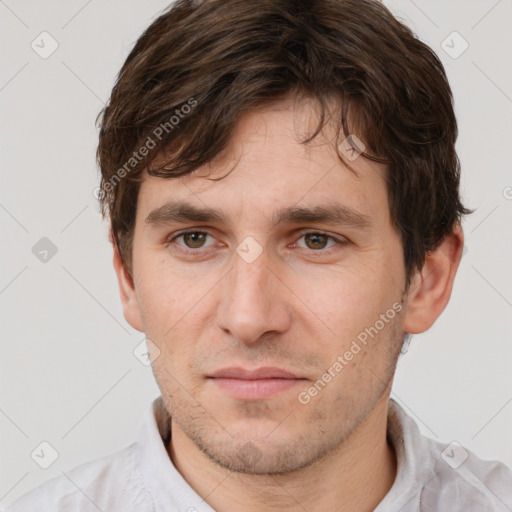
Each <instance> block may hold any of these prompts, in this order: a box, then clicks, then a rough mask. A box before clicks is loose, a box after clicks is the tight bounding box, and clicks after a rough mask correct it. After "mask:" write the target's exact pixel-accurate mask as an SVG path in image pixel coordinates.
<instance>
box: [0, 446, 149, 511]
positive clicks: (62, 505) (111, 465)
mask: <svg viewBox="0 0 512 512" xmlns="http://www.w3.org/2000/svg"><path fill="white" fill-rule="evenodd" d="M136 457H137V444H136V443H133V444H131V445H130V446H127V447H126V448H124V449H122V450H120V451H118V452H115V453H113V454H110V455H107V456H105V457H101V458H99V459H95V460H92V461H89V462H86V463H84V464H81V465H79V466H77V467H75V468H74V469H72V470H70V471H63V472H62V474H61V475H59V476H57V477H54V478H52V479H51V480H48V481H47V482H45V483H43V484H42V485H40V486H39V487H37V488H35V489H33V490H31V491H29V492H28V493H26V494H24V495H23V496H22V497H21V498H19V499H18V500H17V501H15V502H14V503H13V504H12V505H11V506H10V507H9V508H8V509H7V511H6V512H35V511H38V510H44V511H45V512H57V511H63V510H73V511H74V512H93V511H94V512H98V510H125V511H129V510H138V511H141V512H145V511H146V510H152V507H151V506H150V505H151V498H150V496H149V494H148V492H147V491H146V489H145V487H144V484H143V480H142V476H141V475H140V473H139V471H138V469H137V461H136Z"/></svg>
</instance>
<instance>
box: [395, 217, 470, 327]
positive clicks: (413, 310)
mask: <svg viewBox="0 0 512 512" xmlns="http://www.w3.org/2000/svg"><path fill="white" fill-rule="evenodd" d="M463 246H464V234H463V232H462V228H461V227H460V225H459V224H457V225H456V226H455V227H454V229H453V231H452V233H450V234H449V235H447V236H446V237H445V238H444V239H443V241H442V242H441V244H440V245H439V246H438V247H437V249H435V250H434V251H429V252H427V255H426V258H425V263H424V265H423V268H422V269H421V271H418V272H417V273H416V274H415V276H414V278H413V280H412V282H411V286H410V288H409V292H408V296H407V308H406V313H405V317H404V325H403V330H404V332H407V333H410V334H419V333H422V332H425V331H426V330H427V329H429V328H430V327H431V326H432V324H433V323H434V322H435V321H436V320H437V318H438V317H439V316H440V315H441V313H442V312H443V310H444V309H445V307H446V305H447V304H448V301H449V300H450V296H451V293H452V288H453V282H454V280H455V275H456V273H457V269H458V267H459V263H460V260H461V257H462V249H463Z"/></svg>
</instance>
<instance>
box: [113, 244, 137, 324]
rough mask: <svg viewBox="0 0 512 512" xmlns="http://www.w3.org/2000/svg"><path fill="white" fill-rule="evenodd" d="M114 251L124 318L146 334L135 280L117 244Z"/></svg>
mask: <svg viewBox="0 0 512 512" xmlns="http://www.w3.org/2000/svg"><path fill="white" fill-rule="evenodd" d="M113 249H114V258H113V263H114V269H115V271H116V275H117V281H118V283H119V293H120V296H121V304H122V306H123V314H124V317H125V319H126V321H127V322H128V323H129V324H130V325H131V326H132V327H133V328H134V329H136V330H137V331H140V332H144V327H143V322H142V316H141V314H140V307H139V301H138V299H137V294H136V293H135V284H134V281H133V278H132V276H130V274H129V273H128V271H127V270H126V267H125V264H124V262H123V260H122V258H121V255H120V254H119V250H118V248H117V246H116V245H115V244H113Z"/></svg>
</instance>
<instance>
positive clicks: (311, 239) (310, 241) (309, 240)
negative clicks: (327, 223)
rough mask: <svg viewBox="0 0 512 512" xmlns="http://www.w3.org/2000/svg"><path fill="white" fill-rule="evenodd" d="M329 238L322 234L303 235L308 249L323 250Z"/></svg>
mask: <svg viewBox="0 0 512 512" xmlns="http://www.w3.org/2000/svg"><path fill="white" fill-rule="evenodd" d="M329 238H331V237H330V236H328V235H324V234H322V233H308V234H306V235H304V240H305V242H306V245H307V247H308V249H325V247H326V245H327V242H328V240H329Z"/></svg>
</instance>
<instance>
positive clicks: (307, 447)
mask: <svg viewBox="0 0 512 512" xmlns="http://www.w3.org/2000/svg"><path fill="white" fill-rule="evenodd" d="M316 121H317V118H316V114H315V109H314V105H313V104H312V103H311V102H309V101H308V100H300V101H295V102H294V101H292V100H291V98H287V99H282V100H279V101H277V102H275V103H274V104H272V105H267V106H266V107H264V108H261V109H259V110H254V111H251V112H250V113H248V114H245V115H244V116H243V117H242V118H241V120H240V122H239V123H238V125H237V128H236V130H235V132H234V134H233V137H232V139H231V141H230V144H229V146H228V148H227V149H226V151H225V152H224V153H223V154H222V155H220V156H219V157H218V158H216V159H215V160H214V161H212V162H210V164H209V165H207V166H204V167H203V168H201V169H198V170H197V171H195V172H194V173H192V174H190V175H187V176H185V177H182V178H179V179H163V178H155V177H151V176H149V175H147V174H146V175H145V179H144V182H143V183H142V185H141V189H140V192H139V197H138V206H137V216H136V225H135V234H134V242H133V279H132V278H131V277H130V275H129V274H128V273H127V271H126V268H125V267H124V265H123V262H122V259H121V257H120V255H119V253H118V252H117V251H116V250H114V266H115V269H116V273H117V276H118V279H119V285H120V291H121V299H122V303H123V309H124V315H125V318H126V319H127V321H128V322H129V323H130V325H131V326H132V327H134V328H135V329H138V330H139V331H141V332H145V333H146V336H147V337H148V338H149V339H150V340H151V341H152V342H153V343H154V345H155V347H158V350H159V351H160V352H159V354H157V351H154V355H155V356H156V355H158V357H156V358H155V359H154V361H153V365H152V366H153V371H154V374H155V378H156V380H157V383H158V385H159V388H160V390H161V392H162V397H163V399H164V402H165V404H166V406H167V408H168V410H169V412H170V414H171V417H172V440H171V442H170V444H169V446H168V447H167V449H168V453H169V455H170V457H171V459H172V461H173V463H174V464H175V466H176V467H177V468H178V470H179V471H180V473H181V474H182V475H183V476H184V478H185V479H186V480H187V481H188V482H189V484H190V485H191V486H192V487H193V488H194V489H195V490H196V492H198V494H199V495H201V496H202V497H204V499H205V501H207V502H208V503H209V504H210V506H212V507H213V508H214V509H215V510H217V511H219V512H231V511H239V510H242V509H243V510H244V511H247V512H252V511H260V512H261V511H266V510H284V511H299V510H300V511H303V510H307V511H315V510H322V511H324V512H325V511H327V512H328V511H335V510H336V511H340V510H350V511H353V510H357V511H366V510H368V511H370V510H373V509H374V508H375V507H376V506H377V505H378V503H379V502H380V501H381V500H382V499H383V497H384V496H385V495H386V493H387V492H388V491H389V489H390V488H391V486H392V484H393V481H394V478H395V476H396V459H395V455H394V451H393V449H392V447H391V446H389V445H388V443H387V441H386V418H387V413H388V397H389V393H390V387H391V384H392V379H393V374H394V371H395V367H396V362H397V358H398V356H399V353H400V348H401V345H402V339H403V334H404V333H406V332H407V333H411V334H415V333H420V332H423V331H425V330H427V329H428V328H429V327H430V326H431V325H432V324H433V323H434V321H435V320H436V318H437V317H438V316H439V315H440V314H441V312H442V311H443V309H444V308H445V306H446V304H447V302H448V300H449V297H450V293H451V289H452V285H453V280H454V277H455V273H456V270H457V267H458V264H459V261H460V258H461V252H462V246H463V235H462V231H461V229H460V227H459V226H455V227H454V230H453V233H452V234H451V235H450V236H448V237H446V238H445V240H444V242H443V243H442V244H441V246H440V247H439V248H438V249H437V250H436V251H433V252H429V253H427V258H426V262H425V265H424V267H423V268H422V269H421V271H418V272H416V274H415V275H414V277H413V279H412V282H411V285H410V287H409V288H408V289H406V283H405V267H404V260H403V248H402V243H401V240H400V237H399V235H398V233H397V232H396V231H395V229H394V228H393V226H392V224H391V219H390V214H389V204H388V198H387V193H386V188H385V183H384V173H385V171H386V169H385V168H384V167H383V166H382V165H381V164H376V163H374V162H371V161H369V160H367V159H365V158H362V157H359V158H357V159H356V160H355V161H353V162H351V166H352V167H353V169H354V170H355V171H356V172H357V174H358V176H356V175H355V174H353V173H352V172H350V171H349V170H348V169H347V168H346V167H345V166H344V165H343V163H342V162H340V160H339V159H338V157H337V154H336V147H337V144H336V137H335V131H334V127H333V126H331V125H327V126H326V127H325V129H324V130H323V131H322V133H321V134H320V135H319V136H318V137H317V138H315V139H314V140H313V141H312V142H310V143H308V144H307V145H303V144H300V140H303V138H304V135H305V133H306V131H307V130H308V129H309V130H311V129H313V128H314V127H315V126H316ZM299 127H300V129H299ZM338 142H339V141H338ZM232 168H233V170H232V172H231V173H230V174H229V175H228V176H227V177H225V178H224V179H222V180H220V181H212V180H211V179H213V178H218V177H221V176H224V175H226V173H227V171H228V170H229V169H232ZM208 178H210V179H208ZM169 200H174V201H175V200H182V201H186V202H187V203H189V204H192V205H194V206H197V207H205V206H207V207H209V208H212V209H215V210H221V211H222V212H223V213H224V214H225V216H226V219H227V222H222V223H218V222H209V223H206V224H205V223H202V222H195V221H182V222H179V223H177V222H174V223H171V224H169V223H168V224H159V225H156V226H150V225H149V224H147V223H146V222H145V219H146V218H147V216H148V215H149V213H150V212H151V211H152V210H154V209H155V208H158V207H159V206H162V205H163V204H164V203H166V202H167V201H169ZM330 203H336V204H339V205H343V206H344V207H346V208H350V209H351V210H354V211H356V212H358V213H360V214H362V215H364V216H366V217H367V219H368V220H369V223H368V226H367V227H365V228H361V227H358V226H353V225H348V224H342V223H339V224H327V223H324V222H309V223H308V222H301V223H284V224H275V223H274V222H273V221H272V214H273V213H274V212H276V211H277V210H279V209H281V208H286V207H294V206H304V207H314V206H318V205H320V206H321V205H325V204H330ZM184 229H192V230H194V229H195V230H197V231H199V232H206V233H207V234H208V235H209V236H207V237H204V238H201V235H199V242H198V241H197V235H196V238H195V239H193V240H191V239H190V237H189V238H186V237H180V238H176V239H174V240H173V241H172V242H170V243H169V242H168V240H169V238H170V237H171V238H172V236H176V234H177V233H178V232H180V231H182V230H184ZM308 233H310V234H311V233H325V234H327V235H329V236H332V237H333V238H332V239H330V238H327V237H322V236H320V238H314V237H313V239H311V238H308V237H307V236H305V235H307V234H308ZM249 236H251V237H253V238H254V239H255V240H256V241H257V243H258V244H259V246H260V247H261V249H262V252H261V254H260V255H259V256H258V257H257V258H256V259H255V260H254V261H252V262H250V263H248V262H247V261H246V260H244V258H242V257H240V256H239V254H237V252H236V249H237V247H238V246H239V245H240V244H241V243H242V242H243V241H244V240H245V239H246V237H249ZM201 240H202V242H201ZM187 243H188V245H187ZM201 243H202V244H203V245H201ZM242 246H243V245H242ZM180 248H181V249H182V250H184V251H188V252H186V253H184V252H180V251H179V249H180ZM194 251H195V252H194ZM393 304H395V305H396V304H399V305H400V306H401V311H400V312H399V313H397V314H396V315H395V316H394V318H392V319H391V320H389V321H388V322H387V323H385V325H384V327H383V328H382V329H380V330H379V332H378V334H377V335H376V336H375V337H373V338H371V339H370V340H369V342H368V343H367V345H366V346H364V345H361V350H360V351H359V352H358V353H357V354H355V355H354V357H353V358H352V359H351V360H350V361H346V363H347V364H346V365H344V366H343V369H342V370H341V371H339V372H338V373H336V376H335V377H334V378H332V380H331V381H330V382H329V383H328V384H327V385H326V386H325V387H324V388H323V389H321V391H320V392H318V393H317V394H316V396H314V397H311V400H310V401H309V403H307V404H303V403H301V402H300V401H299V400H298V394H299V393H300V392H301V391H305V390H308V389H309V388H311V386H312V385H313V384H314V383H315V382H316V381H317V380H318V378H319V377H320V376H322V374H324V372H326V371H327V369H328V368H330V367H332V365H333V364H334V363H335V362H336V361H337V358H338V356H340V355H343V354H344V353H345V352H346V351H347V350H349V349H350V347H351V343H352V342H353V340H354V339H356V337H357V335H358V334H360V333H361V332H362V331H364V329H365V328H367V327H370V326H374V325H375V324H376V321H377V320H379V318H381V315H382V314H386V311H388V310H389V309H390V308H392V306H393ZM229 366H239V367H243V368H247V369H255V368H259V367H262V366H274V367H279V368H283V369H286V370H288V371H291V372H293V373H295V374H296V375H298V376H300V377H301V378H303V379H304V380H302V381H297V382H296V383H295V385H294V386H293V387H292V388H290V389H289V390H286V391H284V392H282V393H280V394H278V395H276V396H274V397H272V398H269V399H264V400H242V399H238V398H233V397H232V396H230V395H228V394H227V393H226V392H225V391H224V390H222V389H220V388H219V386H217V385H216V384H215V382H214V381H213V380H212V379H208V378H207V376H208V375H211V373H213V372H214V371H216V370H219V369H221V368H225V367H229Z"/></svg>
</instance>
